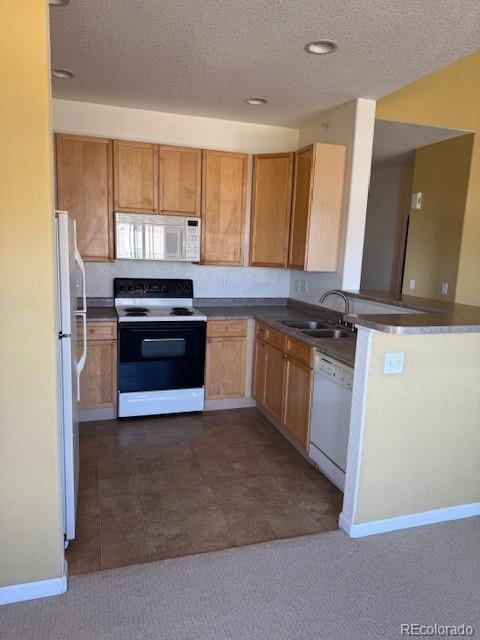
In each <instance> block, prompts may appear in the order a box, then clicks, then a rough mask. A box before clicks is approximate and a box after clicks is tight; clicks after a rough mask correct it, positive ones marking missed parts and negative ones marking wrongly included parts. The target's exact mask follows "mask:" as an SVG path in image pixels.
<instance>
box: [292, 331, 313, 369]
mask: <svg viewBox="0 0 480 640" xmlns="http://www.w3.org/2000/svg"><path fill="white" fill-rule="evenodd" d="M312 352H313V349H312V347H309V346H308V344H305V343H304V342H300V341H299V340H294V339H293V338H288V340H287V353H288V355H290V356H292V358H295V359H296V360H299V361H300V362H303V363H304V364H306V365H307V366H309V367H311V366H312V357H313V353H312Z"/></svg>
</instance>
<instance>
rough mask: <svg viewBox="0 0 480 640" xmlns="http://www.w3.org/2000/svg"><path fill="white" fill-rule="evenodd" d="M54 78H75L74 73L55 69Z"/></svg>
mask: <svg viewBox="0 0 480 640" xmlns="http://www.w3.org/2000/svg"><path fill="white" fill-rule="evenodd" d="M52 76H54V77H55V78H73V73H72V72H71V71H69V70H68V69H53V70H52Z"/></svg>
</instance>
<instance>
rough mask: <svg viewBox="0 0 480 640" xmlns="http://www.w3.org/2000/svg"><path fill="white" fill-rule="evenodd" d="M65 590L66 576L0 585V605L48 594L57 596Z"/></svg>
mask: <svg viewBox="0 0 480 640" xmlns="http://www.w3.org/2000/svg"><path fill="white" fill-rule="evenodd" d="M66 590H67V576H66V575H63V576H62V577H61V578H51V579H50V580H37V581H36V582H24V583H22V584H12V585H9V586H7V587H0V605H2V604H11V603H13V602H23V601H24V600H35V599H36V598H47V597H48V596H59V595H61V594H62V593H65V592H66Z"/></svg>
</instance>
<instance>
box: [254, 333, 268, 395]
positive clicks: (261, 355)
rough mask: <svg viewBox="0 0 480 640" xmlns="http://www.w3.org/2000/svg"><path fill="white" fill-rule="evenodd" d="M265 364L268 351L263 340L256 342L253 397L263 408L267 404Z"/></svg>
mask: <svg viewBox="0 0 480 640" xmlns="http://www.w3.org/2000/svg"><path fill="white" fill-rule="evenodd" d="M265 364H266V349H265V343H264V342H262V341H261V340H255V360H254V365H253V384H252V390H253V394H252V395H253V397H254V398H255V400H256V401H257V404H259V405H261V406H263V405H264V404H265Z"/></svg>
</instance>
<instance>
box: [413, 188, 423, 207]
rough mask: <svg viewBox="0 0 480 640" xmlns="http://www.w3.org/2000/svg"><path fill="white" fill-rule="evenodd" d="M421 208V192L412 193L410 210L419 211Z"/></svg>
mask: <svg viewBox="0 0 480 640" xmlns="http://www.w3.org/2000/svg"><path fill="white" fill-rule="evenodd" d="M421 208H422V192H421V191H416V192H415V193H412V209H421Z"/></svg>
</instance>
